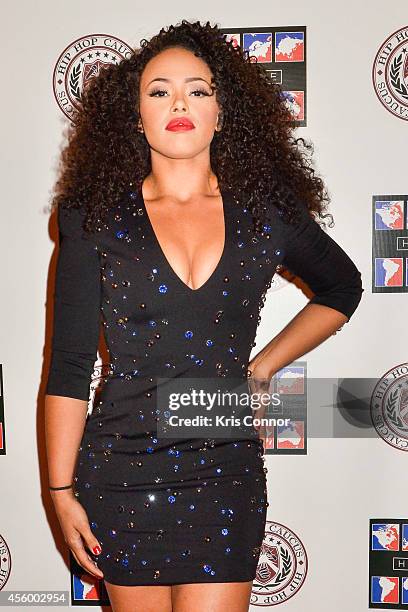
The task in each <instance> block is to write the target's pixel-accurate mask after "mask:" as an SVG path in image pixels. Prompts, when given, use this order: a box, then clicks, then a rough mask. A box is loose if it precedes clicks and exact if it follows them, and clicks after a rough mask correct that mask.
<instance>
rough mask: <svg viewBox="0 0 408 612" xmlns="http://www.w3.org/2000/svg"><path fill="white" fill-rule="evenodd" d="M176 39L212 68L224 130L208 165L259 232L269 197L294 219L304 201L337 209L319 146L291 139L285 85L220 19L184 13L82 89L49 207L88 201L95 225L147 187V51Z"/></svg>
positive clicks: (89, 221) (89, 220)
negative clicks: (143, 97) (318, 166)
mask: <svg viewBox="0 0 408 612" xmlns="http://www.w3.org/2000/svg"><path fill="white" fill-rule="evenodd" d="M174 46H178V47H183V48H185V49H187V50H190V51H192V52H193V53H194V54H195V55H196V56H198V57H201V58H202V59H203V60H204V61H205V62H206V63H207V65H208V66H209V68H210V70H211V71H212V73H213V85H214V88H215V91H216V96H217V101H218V103H219V105H220V109H221V112H222V130H221V131H220V132H217V131H216V132H215V133H214V137H213V140H212V141H211V145H210V162H211V168H212V170H213V171H214V173H215V174H216V176H217V178H218V183H219V187H220V189H221V190H222V189H225V188H226V189H229V190H230V191H232V192H233V194H234V196H235V199H236V201H237V203H238V205H242V206H244V207H246V208H247V209H249V210H250V212H251V213H252V217H253V221H254V228H255V231H257V232H258V231H262V228H263V227H264V224H265V223H266V222H268V219H269V217H268V207H269V206H276V207H277V208H278V209H279V210H280V211H281V212H280V215H281V216H282V217H283V219H284V220H285V221H287V222H289V223H293V222H294V221H293V220H294V219H295V218H297V216H298V214H299V213H298V212H296V208H297V206H296V204H297V203H298V202H301V203H302V204H303V205H304V206H306V207H307V208H308V209H309V211H310V213H313V212H316V213H318V215H319V217H322V218H323V217H327V216H330V217H332V215H331V214H325V215H324V214H323V212H324V210H325V208H326V206H327V203H328V202H329V201H330V199H329V196H328V194H327V191H326V189H325V186H324V183H323V181H322V179H321V178H319V177H318V176H317V175H316V173H315V170H314V169H313V167H312V163H311V155H309V154H308V152H309V151H311V154H313V145H312V144H311V143H310V142H308V143H307V142H306V141H305V140H304V139H303V138H294V136H293V134H292V132H293V129H294V127H293V116H292V114H291V113H290V111H289V109H288V108H287V106H286V104H285V101H284V97H283V94H282V89H281V87H280V86H279V85H278V84H276V83H274V82H272V81H271V80H270V78H269V77H268V75H267V73H266V71H265V70H264V68H263V67H262V65H261V64H258V63H257V62H256V61H254V59H255V58H253V57H250V56H249V53H248V52H246V51H243V50H242V49H241V47H239V46H234V44H233V43H232V42H231V41H228V42H227V41H226V35H225V34H224V33H222V32H221V30H220V28H219V27H218V26H217V25H214V26H211V25H210V22H208V21H207V22H206V23H205V24H204V25H203V24H201V23H200V22H199V21H196V22H194V23H191V22H189V21H187V20H184V19H183V20H182V21H181V23H179V24H177V25H176V26H174V25H170V26H169V27H168V28H162V29H161V30H160V31H159V33H158V34H156V35H155V36H153V37H152V38H151V39H150V40H147V39H142V40H141V41H140V48H137V49H133V50H132V53H131V54H130V55H129V56H128V57H126V58H124V59H122V60H121V61H120V62H119V63H118V64H108V65H106V66H105V67H103V68H102V69H101V70H100V73H99V74H98V76H96V77H94V78H93V79H92V81H91V83H90V84H89V86H88V87H87V88H86V89H85V90H84V91H83V93H82V98H81V106H80V108H79V110H78V111H77V112H76V114H75V117H74V123H72V124H71V125H70V126H69V128H68V135H67V144H66V146H65V148H64V149H63V151H62V153H61V158H60V167H61V169H60V176H59V178H58V180H57V181H56V184H55V186H54V194H53V196H52V200H51V207H52V208H53V207H57V206H58V205H60V204H61V205H62V206H64V207H68V208H69V207H72V206H73V207H78V206H79V207H83V208H85V212H86V214H85V221H84V228H83V229H84V230H85V231H89V232H90V231H93V230H94V229H95V227H96V225H97V224H98V223H100V222H103V221H104V218H105V215H106V213H107V211H108V209H111V208H112V207H115V205H117V204H119V203H120V201H121V199H122V198H123V194H124V192H125V191H126V190H129V185H130V184H131V183H132V184H133V185H134V187H133V188H137V187H139V186H141V184H142V182H143V180H144V178H145V177H146V176H147V175H148V174H149V172H150V171H151V161H150V147H149V144H148V142H147V140H146V138H145V136H144V134H142V133H140V132H139V131H138V130H137V124H138V119H139V111H138V108H139V84H140V78H141V74H142V72H143V69H144V67H145V66H146V64H147V62H148V61H149V60H150V59H152V58H153V57H155V56H156V55H157V54H158V53H160V52H161V51H163V50H164V49H166V48H168V47H174ZM301 144H302V146H301Z"/></svg>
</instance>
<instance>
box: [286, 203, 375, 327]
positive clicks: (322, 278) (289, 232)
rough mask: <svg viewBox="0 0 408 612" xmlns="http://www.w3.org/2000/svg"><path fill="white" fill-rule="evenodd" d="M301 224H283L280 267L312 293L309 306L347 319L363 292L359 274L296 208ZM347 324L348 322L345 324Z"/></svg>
mask: <svg viewBox="0 0 408 612" xmlns="http://www.w3.org/2000/svg"><path fill="white" fill-rule="evenodd" d="M299 208H300V210H301V216H300V221H299V222H298V223H297V224H296V225H291V224H288V223H286V222H285V223H284V222H283V220H282V223H284V226H285V229H284V230H283V231H284V234H285V245H284V256H283V259H282V261H281V263H282V265H283V266H285V268H287V269H288V270H290V271H291V272H292V273H293V274H295V275H296V276H298V277H299V278H301V279H302V280H303V281H304V282H305V283H306V284H307V285H308V286H309V287H310V289H311V290H312V291H313V293H314V294H315V295H314V297H313V298H312V299H311V300H310V301H309V303H310V304H322V305H323V306H329V307H330V308H334V309H335V310H338V311H339V312H341V313H343V314H344V315H345V316H346V317H348V320H350V318H351V316H352V315H353V313H354V311H355V310H356V308H357V306H358V305H359V302H360V300H361V297H362V293H363V291H364V289H363V286H362V281H361V273H360V271H359V270H358V269H357V267H356V265H355V264H354V262H353V261H352V260H351V259H350V257H349V256H348V255H347V253H345V251H344V250H343V249H342V248H341V247H340V246H339V245H338V244H337V242H335V240H333V238H331V237H330V236H329V235H328V234H327V233H326V232H325V231H324V230H323V228H322V227H321V226H320V225H319V223H318V222H317V221H316V220H315V219H314V218H312V217H311V215H310V213H309V211H308V209H307V208H306V206H299ZM346 322H348V321H346Z"/></svg>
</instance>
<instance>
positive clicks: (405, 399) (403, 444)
mask: <svg viewBox="0 0 408 612" xmlns="http://www.w3.org/2000/svg"><path fill="white" fill-rule="evenodd" d="M370 408H371V420H372V422H373V425H374V427H375V429H376V430H377V432H378V434H379V435H380V436H381V438H382V439H383V440H385V442H387V444H389V445H390V446H393V447H394V448H398V449H399V450H402V451H408V363H402V364H401V365H398V366H396V367H394V368H392V369H391V370H389V371H388V372H386V373H385V374H384V376H383V377H382V378H381V379H380V380H379V382H378V383H377V384H376V386H375V388H374V391H373V393H372V396H371V406H370Z"/></svg>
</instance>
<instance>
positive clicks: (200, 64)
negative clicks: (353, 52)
mask: <svg viewBox="0 0 408 612" xmlns="http://www.w3.org/2000/svg"><path fill="white" fill-rule="evenodd" d="M290 118H291V116H290V115H289V111H288V110H287V108H286V106H285V103H284V101H283V98H282V97H281V95H280V92H279V89H278V87H277V86H276V85H274V84H273V83H272V82H271V81H270V80H269V79H268V77H267V76H266V74H265V72H264V71H263V69H262V68H261V67H260V66H258V65H257V64H256V63H253V62H252V61H250V59H249V57H247V56H246V55H245V54H243V53H242V51H241V50H240V49H239V48H235V47H234V46H233V45H232V44H230V43H226V41H225V37H224V36H223V35H222V34H221V32H220V30H219V29H218V27H216V26H214V27H212V26H210V24H209V23H208V22H207V23H206V24H205V25H202V24H200V23H199V22H196V23H189V22H188V21H182V22H181V23H180V24H178V25H177V26H176V27H174V26H170V27H169V28H168V29H167V30H166V29H162V30H160V32H159V34H158V35H156V36H154V37H153V38H152V39H151V40H150V41H142V46H141V48H140V49H139V50H137V51H135V53H134V54H133V55H132V56H131V57H130V58H128V59H124V60H123V61H122V62H121V63H120V64H119V65H116V66H108V67H107V68H105V69H104V70H102V71H101V73H100V74H99V76H97V77H96V78H94V80H93V81H92V83H91V85H90V86H89V88H88V90H86V92H85V93H84V96H83V103H82V108H81V111H80V112H79V114H78V116H77V118H76V125H75V127H74V128H72V131H71V133H70V135H69V142H68V145H67V147H66V149H65V150H64V153H63V157H62V160H63V166H62V176H61V178H60V179H59V181H58V182H57V189H56V194H55V197H54V200H53V204H54V205H55V206H57V207H58V222H59V229H60V239H61V240H60V250H59V256H58V266H57V277H56V288H55V308H54V311H55V312H54V335H53V352H52V360H51V367H50V373H49V378H48V384H47V395H46V437H47V453H48V464H49V479H50V485H51V488H52V493H51V494H52V497H53V501H54V504H55V509H56V512H57V515H58V518H59V521H60V524H61V527H62V530H63V532H64V536H65V540H66V542H67V543H68V545H69V547H70V548H71V550H72V552H73V554H74V556H75V558H76V559H77V561H78V562H79V563H80V564H81V565H82V567H84V568H85V569H86V570H87V571H88V572H90V573H91V574H93V575H95V576H98V577H103V578H104V580H105V584H106V587H107V590H108V594H109V597H110V601H111V603H112V606H113V609H114V610H115V611H116V610H132V611H133V612H134V611H136V610H143V612H146V611H149V610H161V611H162V612H166V611H167V610H174V611H177V612H184V611H189V612H190V611H191V610H195V611H196V612H200V611H203V612H204V611H207V610H209V609H211V610H224V609H227V608H228V609H229V610H234V611H241V610H247V609H248V605H249V598H250V593H251V586H252V580H253V579H254V577H255V573H256V567H257V563H258V558H259V553H260V547H261V544H262V540H263V535H264V527H265V520H266V508H267V505H268V502H267V499H266V493H267V491H266V480H265V479H266V476H265V472H266V468H264V466H263V462H264V457H263V445H262V441H261V439H260V438H259V437H251V436H248V435H246V434H244V433H242V435H241V434H238V432H236V434H235V437H234V436H233V435H232V436H228V435H225V437H224V438H221V437H216V438H211V437H205V436H201V437H199V436H194V432H192V434H191V436H190V437H186V436H185V437H184V438H177V437H176V436H173V437H172V438H169V437H166V436H165V435H163V436H161V435H160V434H158V421H159V420H160V418H162V417H163V416H167V415H166V413H167V412H168V411H166V409H165V408H166V407H164V408H163V401H160V400H159V399H158V389H159V384H158V383H159V379H160V378H167V379H170V380H178V381H180V380H183V379H184V378H185V379H186V380H187V379H189V378H190V379H191V378H203V379H204V378H207V379H212V380H215V381H216V382H217V381H220V382H221V381H223V382H227V383H228V381H229V380H232V379H233V378H234V379H239V380H241V381H244V382H245V383H246V384H247V385H248V384H249V382H248V381H251V383H252V382H253V381H255V382H256V381H257V380H259V379H260V380H265V379H267V380H268V379H270V377H271V376H272V375H273V374H274V373H275V372H277V371H278V370H279V369H281V368H282V367H283V366H285V365H287V364H289V363H291V362H292V361H293V360H295V359H297V358H299V357H300V356H302V355H304V354H305V353H306V352H308V351H310V350H311V349H313V348H314V347H316V346H317V345H319V344H320V343H321V342H323V341H324V340H325V339H327V338H328V337H330V336H331V335H333V334H334V333H336V330H337V329H338V328H339V327H340V326H342V325H343V324H344V323H345V322H347V321H349V320H350V317H351V316H352V314H353V312H354V311H355V309H356V308H357V306H358V303H359V301H360V299H361V294H362V291H363V289H362V286H361V276H360V273H359V271H358V270H357V268H356V266H355V265H354V263H353V262H352V261H351V259H350V258H349V257H348V256H347V255H346V253H345V252H344V251H343V250H342V249H341V248H340V246H338V245H337V244H336V242H334V241H333V240H332V239H331V238H330V237H329V236H328V235H327V234H326V233H325V232H324V231H323V229H322V228H321V227H320V225H319V224H318V223H317V222H316V221H315V219H314V218H313V217H312V215H311V213H312V212H317V213H318V214H319V215H321V216H322V212H323V210H324V206H325V201H328V196H327V195H326V194H325V192H324V185H323V182H322V181H321V179H319V178H318V177H317V176H315V175H314V170H313V169H312V167H311V165H310V163H309V162H308V160H307V156H306V154H305V151H302V150H301V148H300V145H299V141H301V140H302V139H298V140H295V139H293V137H292V136H291V127H290ZM306 148H307V147H306ZM278 266H279V267H280V268H282V269H285V268H286V269H287V270H289V271H290V272H291V273H293V274H295V275H298V276H300V278H302V279H303V280H304V281H305V282H306V283H307V284H308V285H309V286H310V288H311V289H312V291H313V293H314V297H313V298H312V299H311V300H310V301H309V303H308V304H307V305H306V306H305V308H303V309H302V311H301V312H300V313H299V314H298V315H297V316H296V317H294V318H293V320H292V321H291V322H290V323H289V324H288V325H287V326H286V327H285V329H284V330H283V331H281V332H280V334H278V335H277V336H276V337H275V338H274V339H272V340H271V342H270V343H269V344H268V345H267V346H266V347H265V348H264V349H263V350H262V351H261V352H260V353H259V354H258V355H256V356H255V358H254V359H253V360H252V361H251V362H250V363H249V354H250V351H251V348H252V347H253V346H254V338H255V334H256V328H257V325H258V323H259V319H260V316H259V313H260V310H261V308H262V305H263V303H264V297H265V293H266V291H267V289H268V287H269V286H270V283H271V281H272V277H273V275H274V273H275V270H276V269H277V267H278ZM100 316H102V323H103V328H104V335H105V339H106V343H107V346H108V349H109V352H110V358H111V372H110V375H108V376H107V377H106V379H105V384H104V386H103V389H102V394H101V397H100V399H99V402H98V403H97V404H96V405H94V408H93V411H92V413H91V415H90V416H89V417H88V418H87V417H86V411H87V403H88V397H89V385H90V378H91V372H92V369H93V365H94V362H95V359H96V354H97V346H98V338H99V332H100ZM247 388H248V387H247ZM167 407H168V406H167ZM84 426H85V427H84ZM252 431H253V432H254V431H255V430H254V429H252ZM78 447H79V456H78V465H77V469H76V471H75V462H76V460H77V450H78ZM73 486H74V487H75V494H74V489H73ZM86 549H87V550H88V551H89V554H88V552H87V550H86ZM91 554H92V558H91V556H90V555H91ZM95 565H96V567H95Z"/></svg>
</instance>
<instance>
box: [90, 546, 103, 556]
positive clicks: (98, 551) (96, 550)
mask: <svg viewBox="0 0 408 612" xmlns="http://www.w3.org/2000/svg"><path fill="white" fill-rule="evenodd" d="M92 552H93V554H94V555H100V554H101V552H102V549H101V547H100V546H94V547H93V549H92Z"/></svg>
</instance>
